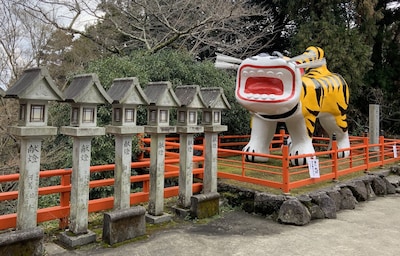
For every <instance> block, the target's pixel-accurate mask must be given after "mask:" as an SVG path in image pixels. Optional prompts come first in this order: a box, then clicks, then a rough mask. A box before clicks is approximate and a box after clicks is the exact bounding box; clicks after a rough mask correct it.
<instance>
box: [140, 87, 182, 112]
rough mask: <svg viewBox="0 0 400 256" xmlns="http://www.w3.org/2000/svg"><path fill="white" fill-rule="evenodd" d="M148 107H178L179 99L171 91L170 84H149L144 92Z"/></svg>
mask: <svg viewBox="0 0 400 256" xmlns="http://www.w3.org/2000/svg"><path fill="white" fill-rule="evenodd" d="M144 93H145V94H146V96H147V98H148V99H149V103H150V105H155V106H157V107H179V106H180V105H181V103H180V101H179V99H178V98H177V96H176V95H175V92H174V91H173V90H172V84H171V82H168V81H166V82H151V83H149V84H148V85H147V87H146V88H145V90H144Z"/></svg>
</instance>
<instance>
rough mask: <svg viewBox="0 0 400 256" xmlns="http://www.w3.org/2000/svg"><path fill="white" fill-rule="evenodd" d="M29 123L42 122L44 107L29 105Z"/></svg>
mask: <svg viewBox="0 0 400 256" xmlns="http://www.w3.org/2000/svg"><path fill="white" fill-rule="evenodd" d="M30 121H31V122H44V105H31V116H30Z"/></svg>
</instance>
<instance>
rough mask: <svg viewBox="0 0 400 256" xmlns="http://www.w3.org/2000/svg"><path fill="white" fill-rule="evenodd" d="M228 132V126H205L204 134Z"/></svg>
mask: <svg viewBox="0 0 400 256" xmlns="http://www.w3.org/2000/svg"><path fill="white" fill-rule="evenodd" d="M227 130H228V126H226V125H205V126H204V132H216V133H219V132H225V131H227Z"/></svg>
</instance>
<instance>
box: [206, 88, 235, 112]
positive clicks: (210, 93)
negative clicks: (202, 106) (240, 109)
mask: <svg viewBox="0 0 400 256" xmlns="http://www.w3.org/2000/svg"><path fill="white" fill-rule="evenodd" d="M200 91H201V94H202V96H203V99H204V102H205V103H206V106H207V108H214V109H230V108H231V105H230V104H229V102H228V100H227V98H226V97H225V94H224V90H223V89H222V88H221V87H206V88H201V90H200Z"/></svg>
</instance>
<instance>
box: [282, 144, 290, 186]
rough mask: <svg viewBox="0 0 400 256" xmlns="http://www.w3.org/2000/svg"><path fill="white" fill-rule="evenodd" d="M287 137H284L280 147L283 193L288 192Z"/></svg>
mask: <svg viewBox="0 0 400 256" xmlns="http://www.w3.org/2000/svg"><path fill="white" fill-rule="evenodd" d="M287 139H288V137H284V139H283V146H282V185H283V186H282V189H283V193H289V191H290V177H289V146H288V145H287Z"/></svg>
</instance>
